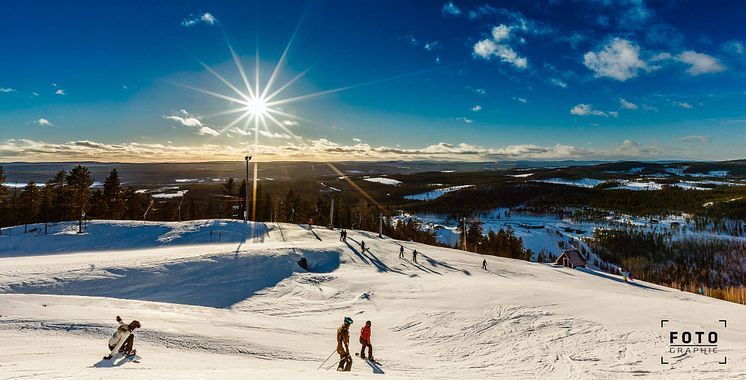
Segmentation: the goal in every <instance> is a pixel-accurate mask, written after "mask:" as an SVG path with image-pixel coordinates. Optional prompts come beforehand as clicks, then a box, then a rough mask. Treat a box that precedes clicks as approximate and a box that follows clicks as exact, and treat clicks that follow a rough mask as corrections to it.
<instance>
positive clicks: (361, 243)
mask: <svg viewBox="0 0 746 380" xmlns="http://www.w3.org/2000/svg"><path fill="white" fill-rule="evenodd" d="M360 249H361V250H362V251H363V252H365V242H364V241H362V240H360Z"/></svg>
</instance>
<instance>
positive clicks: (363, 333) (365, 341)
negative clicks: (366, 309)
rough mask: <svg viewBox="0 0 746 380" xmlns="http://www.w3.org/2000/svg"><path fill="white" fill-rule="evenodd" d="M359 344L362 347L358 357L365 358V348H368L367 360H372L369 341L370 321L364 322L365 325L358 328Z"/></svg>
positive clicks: (371, 347) (371, 346)
mask: <svg viewBox="0 0 746 380" xmlns="http://www.w3.org/2000/svg"><path fill="white" fill-rule="evenodd" d="M360 344H362V345H363V347H362V348H361V349H360V357H361V358H363V359H365V348H366V347H367V348H368V360H371V361H373V360H374V359H373V345H371V343H370V321H366V322H365V326H363V328H362V329H360Z"/></svg>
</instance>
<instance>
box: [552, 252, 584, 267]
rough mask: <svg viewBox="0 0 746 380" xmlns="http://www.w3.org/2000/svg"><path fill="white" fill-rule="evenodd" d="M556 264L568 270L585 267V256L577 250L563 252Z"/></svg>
mask: <svg viewBox="0 0 746 380" xmlns="http://www.w3.org/2000/svg"><path fill="white" fill-rule="evenodd" d="M554 263H555V264H559V265H562V266H565V267H568V268H577V267H585V259H583V255H581V254H580V251H578V250H577V249H570V250H567V251H564V252H562V254H561V255H560V257H558V258H557V261H555V262H554Z"/></svg>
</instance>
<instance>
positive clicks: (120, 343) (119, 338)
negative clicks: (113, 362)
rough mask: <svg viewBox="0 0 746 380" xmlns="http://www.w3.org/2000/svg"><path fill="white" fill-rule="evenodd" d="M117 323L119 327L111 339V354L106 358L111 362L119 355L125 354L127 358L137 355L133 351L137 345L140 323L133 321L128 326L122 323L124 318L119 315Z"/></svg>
mask: <svg viewBox="0 0 746 380" xmlns="http://www.w3.org/2000/svg"><path fill="white" fill-rule="evenodd" d="M117 322H119V327H118V328H117V331H116V332H114V335H112V337H111V339H109V349H110V350H111V352H110V353H109V355H106V356H104V360H109V359H111V358H113V357H114V355H116V354H117V353H120V352H121V353H124V354H125V355H127V356H132V355H135V353H136V351H135V350H134V349H133V346H134V345H135V335H134V334H133V333H134V332H135V329H139V328H140V322H138V321H132V322H130V323H129V324H126V323H124V322H123V321H122V318H121V317H120V316H118V315H117Z"/></svg>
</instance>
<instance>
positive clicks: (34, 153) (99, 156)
mask: <svg viewBox="0 0 746 380" xmlns="http://www.w3.org/2000/svg"><path fill="white" fill-rule="evenodd" d="M248 149H251V150H252V152H256V154H257V155H259V154H261V157H264V158H266V159H267V160H270V161H279V160H281V161H287V160H293V161H308V160H328V161H350V160H402V159H403V160H407V159H411V160H423V159H431V160H446V159H447V160H463V161H490V160H501V159H591V158H593V159H614V158H630V157H653V156H658V155H660V153H661V152H660V151H659V150H658V149H656V148H655V147H647V146H643V145H642V144H640V143H638V142H635V141H631V140H625V141H624V142H623V143H622V144H621V145H619V146H617V147H612V148H609V149H602V150H599V149H589V148H581V147H575V146H571V145H562V144H555V145H551V146H541V145H535V144H517V145H508V146H503V147H484V146H479V145H472V144H467V143H460V144H450V143H446V142H440V143H437V144H432V145H428V146H424V147H413V148H401V147H398V146H397V147H388V146H377V147H373V146H370V145H368V144H365V143H359V142H355V144H353V145H342V144H338V143H335V142H332V141H329V140H327V139H318V140H309V141H307V142H302V143H296V140H293V141H290V140H288V141H287V142H286V143H285V144H284V145H259V146H258V147H256V149H254V146H253V143H251V142H239V143H237V144H235V145H219V144H200V145H174V144H170V143H169V144H160V143H148V144H143V143H136V142H124V143H117V144H104V143H99V142H95V141H88V140H79V141H69V142H64V143H47V142H43V141H34V140H28V139H10V140H5V141H0V161H37V162H44V161H86V160H90V161H118V162H154V161H175V162H190V161H192V162H193V161H202V160H207V159H209V160H229V159H235V157H243V156H242V155H243V154H245V152H246V151H247V150H248Z"/></svg>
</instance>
